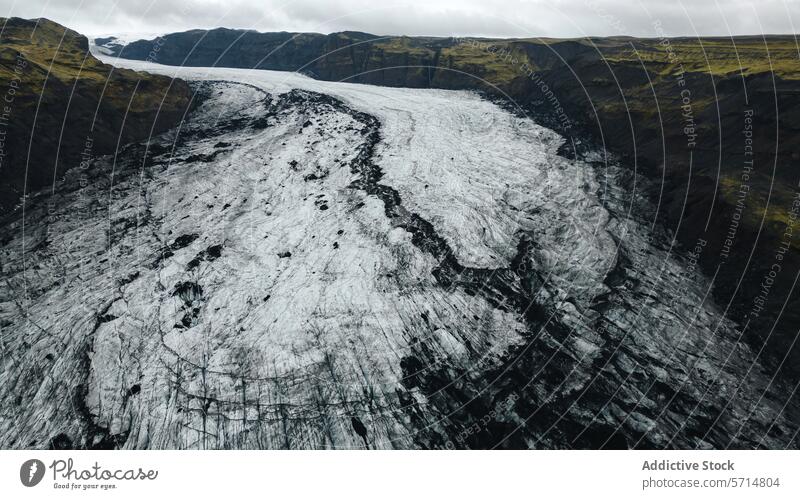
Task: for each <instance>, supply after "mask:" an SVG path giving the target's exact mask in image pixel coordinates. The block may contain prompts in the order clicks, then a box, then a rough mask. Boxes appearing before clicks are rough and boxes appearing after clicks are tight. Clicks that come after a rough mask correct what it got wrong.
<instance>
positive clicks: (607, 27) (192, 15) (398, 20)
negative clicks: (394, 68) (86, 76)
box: [0, 0, 800, 37]
mask: <svg viewBox="0 0 800 499" xmlns="http://www.w3.org/2000/svg"><path fill="white" fill-rule="evenodd" d="M0 15H4V16H9V15H14V16H20V17H40V16H43V17H48V18H50V19H53V20H55V21H57V22H60V23H62V24H65V25H67V26H69V27H72V28H74V29H77V30H78V31H81V32H84V33H88V34H99V33H130V32H147V33H153V32H169V31H182V30H186V29H193V28H213V27H219V26H227V27H232V28H250V29H257V30H261V31H277V30H281V31H282V30H285V31H316V32H322V33H329V32H333V31H343V30H355V31H367V32H370V33H375V34H379V35H388V34H393V35H397V34H406V35H433V36H452V35H475V36H498V37H577V36H586V35H620V34H625V35H633V36H654V35H655V34H656V30H655V28H654V23H656V22H658V23H660V26H661V27H662V29H663V30H664V32H665V33H666V34H668V35H675V36H677V35H694V34H696V33H697V34H700V35H727V34H729V33H732V34H758V33H762V32H763V33H792V32H795V31H796V30H795V27H794V26H795V25H800V3H798V2H794V1H791V0H760V1H758V2H755V1H753V0H677V1H669V2H665V1H663V0H504V1H502V2H489V1H480V0H460V1H457V0H410V1H405V2H394V3H393V2H375V1H366V0H339V1H335V2H330V1H327V0H294V1H293V0H188V1H187V0H143V1H140V2H130V1H121V0H120V1H111V2H109V1H100V0H82V1H81V0H59V1H58V3H56V2H55V1H53V0H25V1H19V0H0Z"/></svg>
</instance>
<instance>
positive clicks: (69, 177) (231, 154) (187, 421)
mask: <svg viewBox="0 0 800 499" xmlns="http://www.w3.org/2000/svg"><path fill="white" fill-rule="evenodd" d="M100 57H101V58H102V59H103V60H104V62H109V63H113V64H115V65H118V66H124V67H128V68H131V69H135V70H140V71H149V72H154V73H160V74H165V75H168V76H174V77H179V78H183V79H186V80H188V81H191V82H192V84H193V85H194V87H195V89H196V91H197V107H196V109H194V110H193V111H192V112H191V113H190V114H189V115H187V116H186V119H185V120H184V122H183V123H182V124H181V126H180V127H179V128H178V129H177V130H174V131H172V132H169V133H166V134H162V135H159V136H155V137H153V138H152V140H150V141H148V142H147V143H144V144H133V145H129V146H126V147H124V148H121V149H120V150H119V151H118V153H117V154H115V155H113V156H105V157H100V158H95V159H94V160H93V161H92V162H91V163H90V164H88V165H87V166H86V168H83V167H82V168H74V169H72V170H70V171H69V172H67V173H66V174H65V176H64V179H63V181H62V182H61V183H60V184H59V186H57V188H55V189H52V190H49V189H48V190H46V191H43V192H40V193H36V194H34V195H32V196H30V198H29V199H27V200H26V204H25V207H24V211H23V212H21V213H18V214H16V215H14V216H12V217H10V218H9V219H8V220H5V221H4V222H3V224H2V228H0V242H1V243H2V247H1V248H0V252H1V254H2V259H3V262H2V276H3V279H2V283H0V326H1V327H2V336H1V337H0V339H1V342H0V354H1V357H0V447H2V448H125V449H140V448H152V449H173V448H180V449H217V448H245V449H247V448H258V449H281V448H286V449H319V448H370V449H390V448H401V449H405V448H431V449H435V448H440V449H442V448H443V449H449V448H729V447H730V448H757V447H765V448H783V447H786V446H789V447H793V448H796V447H797V446H798V442H797V439H796V436H797V432H798V428H800V425H799V424H798V423H800V420H798V414H800V413H799V412H798V407H797V405H796V403H795V402H794V400H793V397H792V395H793V393H794V390H793V387H791V386H783V385H782V384H781V382H780V381H779V380H777V379H775V376H774V373H771V372H769V371H768V370H767V369H766V368H765V367H764V366H763V365H762V364H761V363H760V360H759V357H758V354H757V352H753V351H752V350H751V349H750V348H749V347H748V346H747V345H746V344H745V343H743V342H741V341H740V340H741V331H740V329H739V327H738V326H737V324H735V323H733V322H732V321H730V320H728V319H727V318H726V317H725V315H724V310H723V306H721V305H720V304H716V303H714V301H713V299H712V298H711V293H710V289H711V285H712V283H711V282H709V281H708V280H707V279H706V278H704V277H703V276H701V275H700V274H699V273H696V272H695V271H694V269H693V268H692V267H691V266H690V265H689V264H688V259H687V256H686V255H685V254H684V253H683V252H682V251H681V250H679V249H678V248H676V247H675V246H674V241H673V240H671V238H670V237H669V236H668V235H667V234H665V233H664V232H663V231H661V230H660V229H659V228H658V227H657V226H655V227H654V226H653V225H652V224H651V223H650V222H649V221H648V215H651V214H652V212H653V207H652V206H650V204H649V203H648V201H647V200H646V199H645V198H644V197H643V196H642V195H641V194H640V192H641V189H637V185H638V184H639V183H641V182H646V181H645V180H643V179H641V178H640V177H637V176H636V175H635V174H633V173H631V172H630V170H629V169H626V168H624V167H622V166H621V165H619V164H618V163H617V162H616V161H615V160H614V158H608V157H606V156H605V155H604V154H601V153H600V152H598V151H584V152H582V153H580V154H578V155H577V156H575V155H569V154H564V152H563V149H564V147H565V145H568V144H565V139H564V138H563V137H561V136H559V135H558V134H557V133H555V132H553V131H551V130H548V129H547V128H544V127H542V126H540V125H538V124H536V123H535V121H534V120H532V119H531V118H529V117H527V116H525V115H524V113H520V112H515V110H514V109H513V106H503V105H498V104H497V103H495V102H492V101H490V100H488V99H486V98H484V97H482V96H480V95H478V94H476V93H473V92H466V91H464V92H459V91H445V90H418V89H402V88H388V87H376V86H368V85H358V84H350V83H346V82H322V81H317V80H314V79H311V78H308V77H306V76H303V75H300V74H296V73H283V72H273V71H261V70H258V71H256V70H241V69H225V68H178V67H169V66H160V65H157V64H154V63H148V62H139V61H128V60H121V59H119V60H118V59H112V58H108V57H105V56H102V55H101V56H100ZM86 178H91V179H92V181H91V182H88V183H87V182H86V181H85V179H86ZM795 388H796V387H795Z"/></svg>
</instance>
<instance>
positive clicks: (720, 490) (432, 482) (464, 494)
mask: <svg viewBox="0 0 800 499" xmlns="http://www.w3.org/2000/svg"><path fill="white" fill-rule="evenodd" d="M799 469H800V451H730V452H728V451H654V452H649V451H432V452H426V451H386V452H377V451H329V452H311V451H305V452H304V451H292V452H281V451H263V452H261V451H206V452H201V451H113V452H104V451H0V497H8V498H15V499H16V498H20V499H24V498H28V497H30V498H42V497H48V498H49V497H108V498H112V497H113V498H136V499H142V498H143V497H153V498H155V497H170V496H172V495H174V497H191V498H203V497H214V498H219V497H233V496H239V497H253V496H254V495H255V494H257V496H258V497H310V496H315V497H323V496H331V495H333V496H334V497H347V498H362V497H363V498H370V499H374V498H394V497H397V498H403V499H409V498H411V497H419V498H425V497H452V498H472V497H480V498H491V497H504V496H506V495H508V494H514V497H546V496H547V495H551V494H559V496H557V497H560V496H564V497H580V496H576V495H573V494H592V496H591V497H596V496H597V494H598V493H599V497H670V498H674V497H676V496H677V494H680V497H681V498H689V497H702V498H713V497H725V498H726V499H730V498H733V497H748V498H751V497H759V498H762V497H776V498H778V497H791V498H797V497H800V485H798V483H800V477H798V470H799Z"/></svg>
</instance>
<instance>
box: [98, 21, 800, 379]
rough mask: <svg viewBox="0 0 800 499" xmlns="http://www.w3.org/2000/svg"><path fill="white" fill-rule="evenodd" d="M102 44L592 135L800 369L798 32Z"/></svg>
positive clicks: (657, 220) (253, 37) (659, 218)
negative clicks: (496, 112)
mask: <svg viewBox="0 0 800 499" xmlns="http://www.w3.org/2000/svg"><path fill="white" fill-rule="evenodd" d="M103 42H105V43H106V44H107V46H106V50H107V51H108V52H109V53H110V54H112V55H115V56H118V57H123V58H128V59H136V60H144V59H147V58H148V57H149V59H150V60H152V61H155V62H159V63H162V64H169V65H184V66H208V67H211V66H218V67H232V68H256V69H272V70H281V71H298V72H301V73H303V74H306V75H309V76H311V77H313V78H316V79H320V80H328V81H347V82H354V83H368V84H375V85H385V86H392V87H411V88H442V89H471V90H478V91H480V92H483V93H484V94H485V95H487V96H489V97H490V98H493V99H495V100H497V101H499V102H502V103H504V105H506V106H508V107H509V108H510V109H512V110H515V111H516V112H520V113H525V114H528V115H530V116H531V117H533V118H534V119H535V120H536V121H537V122H539V123H541V124H544V125H546V126H548V127H550V128H552V129H554V130H556V131H558V132H560V133H562V134H563V135H564V136H565V137H566V138H567V145H568V146H571V145H572V144H575V145H576V147H578V148H580V147H585V146H586V144H589V143H591V144H594V145H595V146H596V147H597V149H598V150H601V151H603V152H609V153H612V154H613V156H614V157H616V158H620V159H621V161H622V162H623V164H625V165H626V166H627V168H628V169H629V171H631V172H635V174H636V175H640V176H642V177H643V178H646V179H648V180H650V181H651V182H649V183H645V184H642V183H638V184H636V183H634V184H632V185H631V186H630V187H629V188H631V189H633V190H634V191H640V192H642V194H644V195H646V196H647V197H648V198H649V199H650V200H651V201H652V202H653V203H654V205H655V206H656V207H657V209H656V211H655V213H654V214H653V219H652V220H651V223H653V224H654V225H662V226H664V227H666V229H667V230H668V231H669V233H670V234H673V235H674V236H675V242H677V243H679V246H680V247H682V251H687V252H692V253H693V254H694V257H693V258H694V259H695V260H697V265H699V266H700V268H702V269H703V270H704V271H705V273H706V275H707V276H709V277H713V283H714V287H713V293H714V296H715V297H716V299H717V300H718V302H719V303H720V304H721V305H720V306H721V307H722V308H723V310H724V312H725V314H726V315H728V316H731V317H733V318H735V319H736V320H737V321H739V323H740V324H741V325H742V326H743V327H744V333H743V338H744V339H745V340H746V341H747V342H749V343H750V344H751V345H754V346H757V347H758V348H759V349H761V352H762V353H761V355H763V356H764V357H766V358H768V359H769V360H768V362H770V363H771V364H772V365H773V366H781V369H782V370H783V372H786V373H788V374H787V375H789V376H790V377H793V378H795V379H796V378H798V376H800V348H797V347H795V346H794V345H795V338H796V331H797V330H798V329H800V303H799V302H798V298H799V296H798V292H797V290H796V288H795V286H794V284H795V280H796V276H797V275H798V272H800V243H799V242H798V238H797V235H796V233H797V230H796V218H797V214H798V209H799V208H800V205H798V202H797V186H798V182H799V181H800V169H798V167H797V163H798V160H799V159H800V153H798V151H800V59H798V49H797V45H796V42H795V39H794V37H793V36H751V37H733V38H666V37H662V38H654V39H638V38H630V37H610V38H583V39H563V40H562V39H509V40H495V39H476V38H463V39H455V38H429V37H396V36H390V37H381V36H376V35H371V34H367V33H355V32H343V33H334V34H330V35H321V34H313V33H311V34H309V33H285V32H281V33H259V32H255V31H243V30H230V29H214V30H207V31H206V30H193V31H188V32H183V33H173V34H169V35H165V36H163V37H159V38H157V39H155V40H140V41H136V42H133V43H129V44H124V45H123V44H117V45H114V43H113V41H112V40H103ZM154 48H157V50H156V51H154V50H153V49H154ZM676 250H677V247H676ZM762 347H763V348H762Z"/></svg>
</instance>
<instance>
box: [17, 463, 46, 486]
mask: <svg viewBox="0 0 800 499" xmlns="http://www.w3.org/2000/svg"><path fill="white" fill-rule="evenodd" d="M42 478H44V463H43V462H41V461H39V460H38V459H28V460H27V461H25V462H24V463H22V466H20V468H19V479H20V481H21V482H22V485H24V486H26V487H35V486H37V485H39V482H41V481H42Z"/></svg>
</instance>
